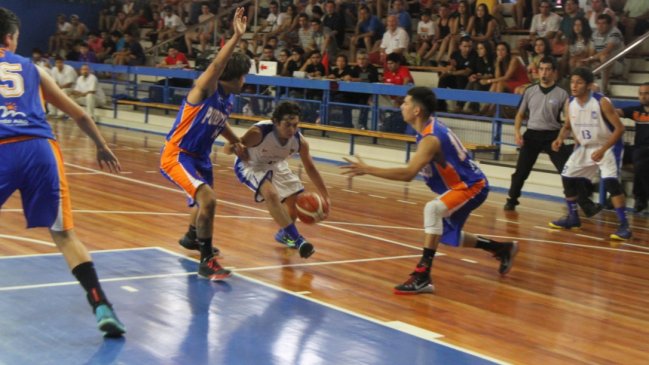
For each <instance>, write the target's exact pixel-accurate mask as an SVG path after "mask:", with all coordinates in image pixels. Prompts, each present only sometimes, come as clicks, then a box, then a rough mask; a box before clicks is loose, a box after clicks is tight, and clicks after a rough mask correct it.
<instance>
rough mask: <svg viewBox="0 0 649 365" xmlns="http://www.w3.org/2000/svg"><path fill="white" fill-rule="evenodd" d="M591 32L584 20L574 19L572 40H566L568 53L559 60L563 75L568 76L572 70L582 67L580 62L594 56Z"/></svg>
mask: <svg viewBox="0 0 649 365" xmlns="http://www.w3.org/2000/svg"><path fill="white" fill-rule="evenodd" d="M592 32H593V31H592V30H591V29H590V25H589V24H588V22H587V21H586V19H584V18H577V19H575V21H574V22H573V26H572V38H570V39H569V40H568V51H567V52H566V53H564V54H563V57H562V58H561V72H562V74H563V75H570V73H571V72H572V70H573V69H575V68H577V67H580V66H581V65H582V62H581V61H582V60H584V59H586V58H589V57H591V56H592V55H594V54H595V47H594V45H593V36H592Z"/></svg>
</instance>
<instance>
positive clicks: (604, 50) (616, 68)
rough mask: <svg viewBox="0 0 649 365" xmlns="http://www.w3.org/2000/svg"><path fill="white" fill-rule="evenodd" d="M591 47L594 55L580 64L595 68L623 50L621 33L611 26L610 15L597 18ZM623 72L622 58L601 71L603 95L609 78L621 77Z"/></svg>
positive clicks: (605, 92)
mask: <svg viewBox="0 0 649 365" xmlns="http://www.w3.org/2000/svg"><path fill="white" fill-rule="evenodd" d="M593 46H594V47H595V54H594V55H592V56H590V57H588V58H584V59H583V60H582V61H581V62H582V64H584V65H591V67H597V66H598V65H600V64H603V63H604V62H606V61H607V60H608V59H609V58H611V57H613V56H615V55H616V54H618V53H620V52H622V50H623V49H624V38H623V37H622V33H621V32H620V30H619V29H617V28H615V27H614V26H613V18H611V17H610V15H608V14H602V15H600V16H598V17H597V30H596V31H595V33H594V34H593ZM624 72H625V65H624V57H622V58H618V59H617V61H615V62H613V64H612V65H609V66H607V67H606V69H605V70H603V71H602V73H601V75H602V85H600V86H601V88H602V90H604V94H608V86H609V85H608V84H609V79H610V77H612V76H622V75H623V74H624Z"/></svg>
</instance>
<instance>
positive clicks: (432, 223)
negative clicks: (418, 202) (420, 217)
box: [424, 199, 448, 235]
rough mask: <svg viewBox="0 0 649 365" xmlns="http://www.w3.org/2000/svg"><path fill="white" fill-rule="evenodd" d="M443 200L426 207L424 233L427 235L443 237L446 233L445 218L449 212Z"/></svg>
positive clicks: (431, 202)
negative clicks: (443, 233)
mask: <svg viewBox="0 0 649 365" xmlns="http://www.w3.org/2000/svg"><path fill="white" fill-rule="evenodd" d="M447 210H448V209H447V208H446V205H444V203H442V201H441V200H437V199H435V200H431V201H429V202H428V203H426V206H425V207H424V231H425V232H426V234H436V235H441V234H442V232H443V231H444V223H443V220H442V219H443V218H444V215H445V214H446V212H447Z"/></svg>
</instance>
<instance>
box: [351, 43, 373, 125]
mask: <svg viewBox="0 0 649 365" xmlns="http://www.w3.org/2000/svg"><path fill="white" fill-rule="evenodd" d="M352 81H356V82H369V83H375V82H379V71H378V70H377V69H376V67H374V65H372V64H371V63H370V58H369V55H368V54H367V52H366V51H363V50H361V51H358V52H357V53H356V66H354V68H353V69H352ZM354 95H355V97H353V100H354V102H355V103H356V104H362V105H371V102H372V99H371V96H372V95H371V94H354ZM368 116H369V108H363V109H361V111H360V114H359V117H358V122H357V123H353V124H354V128H358V129H368V127H369V126H368V125H367V119H368Z"/></svg>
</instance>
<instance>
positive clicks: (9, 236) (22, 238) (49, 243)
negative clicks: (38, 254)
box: [0, 234, 56, 247]
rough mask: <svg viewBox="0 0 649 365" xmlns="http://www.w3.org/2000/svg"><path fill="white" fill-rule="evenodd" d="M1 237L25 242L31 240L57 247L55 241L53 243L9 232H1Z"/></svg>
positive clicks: (31, 241) (30, 241)
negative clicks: (9, 233) (13, 234)
mask: <svg viewBox="0 0 649 365" xmlns="http://www.w3.org/2000/svg"><path fill="white" fill-rule="evenodd" d="M0 238H6V239H9V240H16V241H23V242H29V243H36V244H38V245H43V246H49V247H56V245H55V244H54V243H52V242H48V241H42V240H37V239H33V238H27V237H20V236H12V235H8V234H0Z"/></svg>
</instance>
